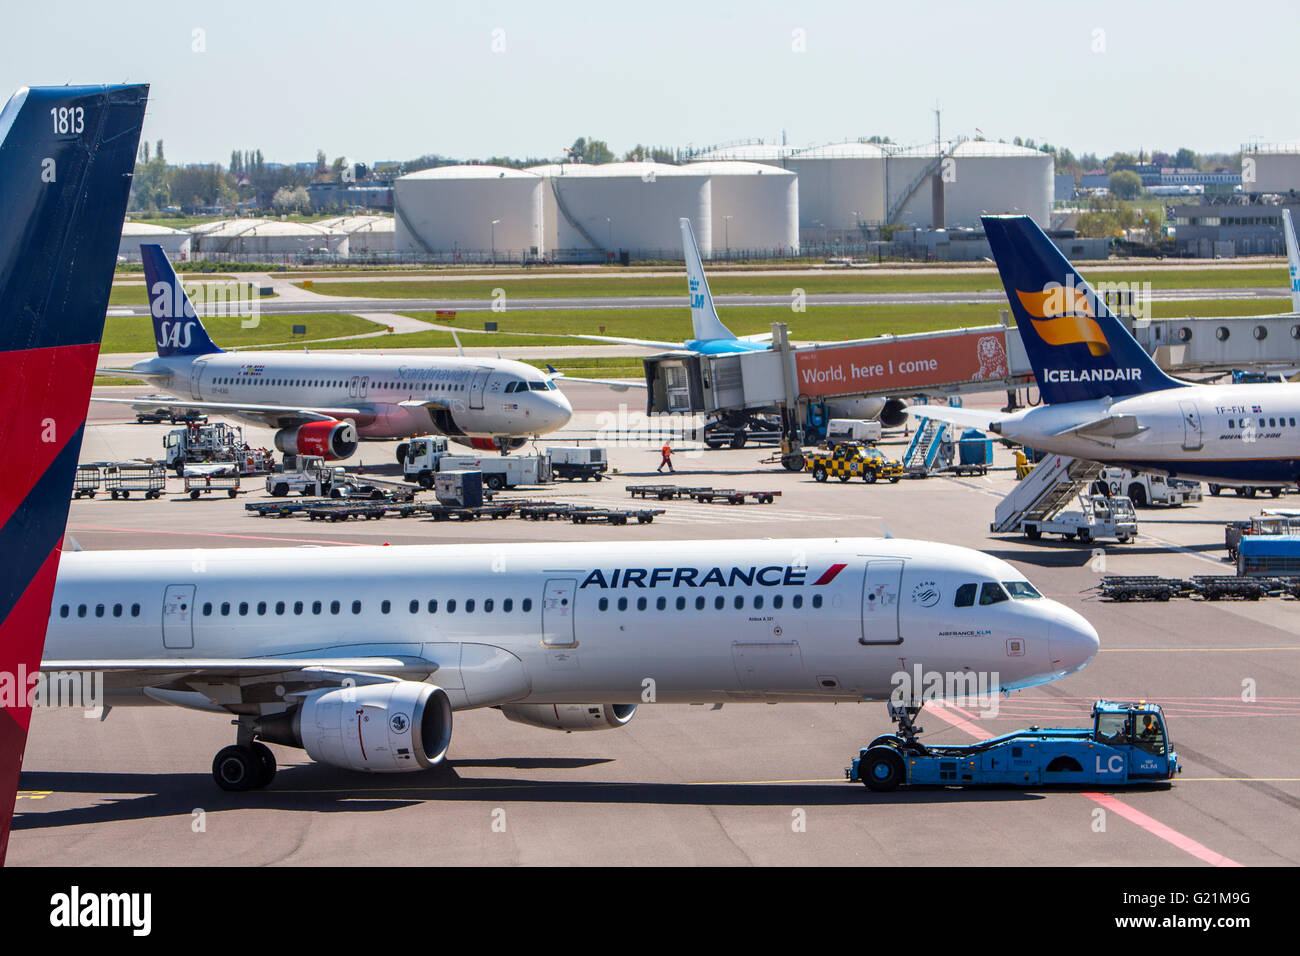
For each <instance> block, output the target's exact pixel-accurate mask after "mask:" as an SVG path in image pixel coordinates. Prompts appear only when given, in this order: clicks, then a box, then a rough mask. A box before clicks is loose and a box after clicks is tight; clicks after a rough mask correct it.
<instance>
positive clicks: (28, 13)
mask: <svg viewBox="0 0 1300 956" xmlns="http://www.w3.org/2000/svg"><path fill="white" fill-rule="evenodd" d="M3 22H4V28H3V30H2V31H0V91H3V92H0V97H5V96H8V95H9V93H10V92H12V91H13V90H14V89H17V88H18V87H20V86H25V85H31V86H34V85H42V84H62V83H68V82H73V83H89V82H96V83H98V82H115V81H123V80H130V81H148V82H150V83H152V84H153V89H152V94H151V98H150V107H149V115H148V119H147V121H146V125H145V137H146V138H147V139H149V140H157V139H159V138H161V139H163V140H164V141H165V142H166V147H167V158H168V159H169V160H170V161H172V162H177V161H181V162H200V161H218V162H222V163H226V162H228V160H229V156H230V151H231V150H232V149H235V148H240V149H251V148H261V149H262V150H263V153H264V155H265V157H266V158H267V159H268V160H275V161H281V162H291V161H296V160H307V159H312V158H314V156H315V154H316V150H317V149H318V148H319V149H323V150H324V151H325V152H326V153H327V154H328V156H329V157H330V158H331V159H333V157H335V156H338V155H346V156H348V157H349V158H350V159H354V160H360V161H363V162H373V161H375V160H382V159H398V160H401V159H410V158H413V157H415V156H418V155H421V154H423V153H440V154H443V155H448V156H453V157H458V158H474V157H478V158H482V157H485V156H489V155H512V156H520V157H523V156H558V155H559V154H560V153H561V151H562V149H563V147H564V146H566V145H568V144H569V143H571V142H572V141H573V140H574V139H575V138H577V137H578V136H588V137H595V138H597V139H604V140H606V141H607V142H608V143H609V144H610V147H611V148H612V149H613V150H614V151H615V152H616V153H620V154H621V153H622V152H623V151H625V150H627V149H629V148H631V147H632V146H634V145H635V144H636V143H638V142H641V143H645V144H647V145H665V146H685V145H692V144H693V145H696V146H700V145H709V144H715V143H721V142H727V141H732V140H737V139H748V138H754V137H762V138H764V139H765V140H767V141H768V142H773V141H779V140H780V137H781V134H782V131H785V133H786V135H787V137H788V140H789V142H790V143H792V144H794V145H798V146H804V145H811V144H817V143H825V142H836V141H841V140H845V139H856V138H858V137H859V136H869V135H872V134H880V135H885V136H890V137H892V138H893V139H894V140H895V141H896V142H901V143H918V142H923V141H927V140H931V139H933V137H934V113H933V110H934V107H935V104H936V102H937V103H938V104H939V106H940V107H941V108H942V112H943V131H944V134H945V136H949V135H953V134H965V135H968V136H973V135H974V134H975V131H976V129H979V130H982V131H983V134H984V135H985V136H986V137H988V138H989V139H998V138H1005V139H1007V140H1010V139H1012V138H1013V137H1015V136H1022V137H1028V138H1033V139H1035V140H1037V141H1038V142H1040V143H1041V142H1044V141H1046V142H1050V143H1053V144H1056V145H1061V146H1068V147H1069V148H1071V149H1072V150H1074V152H1075V153H1076V154H1077V153H1082V152H1087V151H1091V152H1096V153H1098V154H1099V155H1102V156H1104V155H1106V154H1108V153H1111V152H1113V151H1115V150H1121V149H1123V150H1129V151H1134V152H1135V151H1136V150H1137V149H1138V148H1147V149H1150V148H1152V147H1155V148H1160V149H1166V150H1170V151H1173V150H1174V149H1177V148H1178V147H1179V146H1190V147H1192V148H1193V149H1195V150H1197V151H1198V152H1205V151H1208V152H1231V151H1235V150H1236V149H1237V148H1239V147H1240V145H1241V144H1242V143H1243V142H1248V141H1252V140H1259V141H1261V142H1283V141H1293V140H1296V139H1300V73H1297V71H1296V69H1295V64H1296V51H1297V49H1298V47H1300V4H1297V3H1296V2H1295V0H1290V2H1287V0H1277V2H1274V0H1251V2H1250V3H1246V4H1236V5H1233V4H1225V3H1223V2H1222V0H1217V2H1214V3H1209V2H1182V3H1171V2H1153V0H1141V2H1132V0H1129V2H1089V3H1077V2H1066V0H1037V2H992V0H990V2H947V0H932V2H924V3H923V2H908V0H890V2H887V3H874V2H809V3H806V4H796V3H793V2H784V3H776V2H765V0H749V2H738V3H722V2H719V3H710V2H708V0H694V2H690V0H681V2H679V0H648V2H634V3H621V2H616V0H606V2H603V3H594V2H590V0H584V2H576V3H575V2H563V0H561V2H549V3H544V2H532V3H522V2H504V0H496V2H492V0H488V2H483V3H460V2H442V0H430V2H424V3H404V2H397V0H385V2H382V3H375V4H366V3H362V2H358V0H350V2H346V3H339V2H331V0H317V2H312V3H310V4H304V3H282V2H276V0H271V2H266V3H261V4H250V3H239V4H223V3H220V2H216V3H208V4H196V3H181V2H168V3H163V2H159V0H153V2H133V0H117V2H111V3H103V2H48V0H28V2H25V3H22V4H21V5H19V4H13V3H11V4H6V7H5V11H4V14H3Z"/></svg>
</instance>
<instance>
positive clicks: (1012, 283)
mask: <svg viewBox="0 0 1300 956" xmlns="http://www.w3.org/2000/svg"><path fill="white" fill-rule="evenodd" d="M982 221H983V223H984V234H985V235H986V236H987V237H988V240H989V247H990V248H991V249H992V250H993V258H994V259H995V260H996V261H997V264H998V272H999V273H1000V274H1001V276H1002V284H1003V285H1004V286H1005V287H1006V291H1007V301H1008V302H1009V303H1010V305H1011V314H1012V315H1013V316H1014V317H1015V320H1016V327H1017V328H1018V329H1019V330H1020V337H1021V339H1022V340H1023V341H1024V343H1025V351H1026V352H1027V353H1028V355H1029V362H1030V364H1031V365H1032V366H1033V369H1034V377H1035V378H1036V379H1037V380H1038V388H1039V391H1040V393H1041V394H1042V396H1043V401H1044V402H1046V403H1048V404H1049V405H1051V404H1058V403H1061V402H1081V401H1087V400H1090V399H1097V398H1105V397H1111V398H1122V397H1124V396H1128V395H1140V394H1142V393H1143V392H1155V391H1160V390H1161V389H1166V388H1177V387H1179V386H1181V385H1183V384H1185V383H1183V382H1179V381H1177V380H1176V379H1173V378H1170V377H1169V376H1168V375H1166V374H1165V373H1164V371H1162V370H1161V368H1160V367H1159V366H1158V365H1156V363H1155V362H1154V361H1152V359H1151V356H1149V355H1147V353H1146V352H1145V351H1143V349H1142V346H1140V345H1139V344H1138V343H1137V340H1136V339H1134V338H1133V336H1132V335H1130V334H1129V331H1128V329H1126V328H1125V327H1124V325H1123V323H1122V322H1120V321H1119V319H1117V318H1115V316H1114V315H1113V314H1112V313H1111V311H1110V309H1109V308H1107V306H1106V303H1105V302H1104V301H1103V300H1102V299H1101V298H1099V297H1098V296H1097V294H1096V293H1095V292H1094V291H1093V289H1092V286H1090V285H1088V283H1087V282H1085V281H1084V280H1083V277H1082V276H1081V275H1079V273H1078V272H1076V271H1075V269H1074V267H1073V266H1072V265H1070V263H1069V261H1068V260H1067V259H1066V258H1065V256H1063V255H1062V254H1061V251H1060V250H1059V249H1057V248H1056V246H1055V245H1054V244H1053V243H1052V240H1050V239H1048V238H1047V235H1046V234H1045V233H1044V232H1043V230H1042V229H1040V228H1038V224H1037V223H1036V222H1034V221H1033V220H1032V219H1030V218H1029V217H1028V216H983V217H982Z"/></svg>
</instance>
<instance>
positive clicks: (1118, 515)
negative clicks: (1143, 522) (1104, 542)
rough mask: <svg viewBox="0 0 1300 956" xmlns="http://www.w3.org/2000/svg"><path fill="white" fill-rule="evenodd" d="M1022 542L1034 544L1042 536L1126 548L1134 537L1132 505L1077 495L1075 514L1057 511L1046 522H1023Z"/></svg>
mask: <svg viewBox="0 0 1300 956" xmlns="http://www.w3.org/2000/svg"><path fill="white" fill-rule="evenodd" d="M1021 531H1023V532H1024V535H1025V537H1026V538H1028V539H1029V540H1031V541H1037V540H1038V539H1039V538H1041V537H1042V536H1043V535H1045V534H1059V535H1061V536H1062V537H1065V538H1067V539H1074V538H1077V539H1078V540H1079V541H1081V542H1083V543H1084V544H1087V543H1088V542H1089V541H1097V540H1099V539H1101V538H1114V539H1116V540H1117V541H1119V543H1120V544H1128V543H1129V542H1130V541H1132V540H1133V539H1134V538H1136V537H1137V512H1135V511H1134V510H1133V502H1131V501H1129V500H1128V499H1127V498H1125V497H1124V496H1123V495H1116V496H1114V497H1113V498H1107V497H1106V496H1105V495H1079V509H1078V510H1077V511H1075V510H1071V511H1060V512H1057V513H1056V514H1054V515H1052V516H1051V517H1050V518H1041V519H1030V520H1026V521H1025V522H1024V524H1023V525H1022V526H1021Z"/></svg>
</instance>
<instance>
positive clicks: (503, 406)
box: [96, 243, 573, 459]
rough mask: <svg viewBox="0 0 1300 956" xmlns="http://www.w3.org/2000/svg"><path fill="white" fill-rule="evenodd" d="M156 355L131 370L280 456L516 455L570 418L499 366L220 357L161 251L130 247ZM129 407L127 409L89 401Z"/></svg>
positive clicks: (526, 379)
mask: <svg viewBox="0 0 1300 956" xmlns="http://www.w3.org/2000/svg"><path fill="white" fill-rule="evenodd" d="M140 251H141V257H142V259H143V261H144V272H145V281H146V284H147V286H148V291H149V299H150V312H151V316H152V320H153V326H154V337H155V339H156V342H157V347H158V354H157V356H156V357H154V358H151V359H149V360H147V361H145V362H140V363H137V364H136V365H134V366H132V368H130V369H107V370H105V371H108V372H112V373H114V374H128V375H138V376H143V377H145V378H147V379H149V380H150V381H151V382H153V383H155V384H158V385H160V386H162V387H163V388H166V389H168V390H169V391H171V392H173V393H174V394H176V395H180V396H185V397H183V398H178V399H176V400H174V401H171V402H170V403H169V402H167V401H166V400H164V401H159V402H156V401H154V400H152V399H151V400H150V404H158V405H167V404H171V405H174V406H178V407H185V408H198V409H200V410H202V411H207V412H213V413H216V414H225V415H230V416H232V417H234V418H238V419H241V420H244V421H250V422H254V423H257V424H262V425H267V426H269V427H271V428H274V429H276V436H275V444H276V447H278V448H279V449H280V450H281V451H284V452H298V453H303V454H315V455H323V456H324V457H326V458H331V459H340V458H347V457H349V456H351V455H352V453H353V452H354V451H355V450H356V446H357V440H358V439H375V440H383V439H392V438H410V437H414V436H417V435H428V434H442V435H446V436H448V437H449V438H451V439H453V440H455V441H459V442H462V443H464V444H468V445H472V446H474V447H476V448H482V449H488V448H492V447H499V448H501V449H502V450H505V449H507V448H511V447H518V446H519V445H522V444H523V443H524V442H525V440H526V439H527V438H529V437H536V436H539V435H544V434H546V433H548V432H552V431H555V430H557V429H559V428H563V427H564V426H565V425H566V424H567V423H568V421H569V419H570V418H571V417H572V415H573V409H572V407H571V406H570V405H569V401H568V399H567V398H565V396H564V394H563V393H562V392H561V391H560V390H559V389H558V388H557V387H556V385H555V383H554V381H552V380H551V378H550V377H549V376H546V375H543V374H542V373H541V372H539V371H538V370H537V369H535V368H533V367H532V366H531V365H526V364H525V363H523V362H514V361H509V360H506V359H474V358H464V357H442V356H403V357H393V356H388V355H382V354H371V355H356V354H352V355H349V354H343V353H337V352H329V351H326V352H316V353H309V352H303V353H295V352H279V351H252V350H250V351H241V352H225V351H222V350H221V349H220V348H218V347H217V346H216V344H215V343H214V342H213V341H212V339H211V338H210V337H209V336H208V333H207V331H206V330H205V329H204V328H203V323H202V322H201V321H200V319H199V317H198V315H197V313H196V312H195V310H194V306H193V304H192V303H191V302H190V299H189V296H188V295H187V294H186V292H185V290H184V288H183V287H182V285H181V282H180V280H179V279H178V278H177V276H176V272H175V270H173V269H172V267H171V263H170V262H168V261H167V257H166V256H165V255H164V254H163V251H162V249H161V247H159V246H157V245H155V244H149V243H145V244H142V245H141V247H140ZM96 401H102V402H115V403H119V404H133V403H134V402H135V401H137V400H133V399H114V398H97V399H96Z"/></svg>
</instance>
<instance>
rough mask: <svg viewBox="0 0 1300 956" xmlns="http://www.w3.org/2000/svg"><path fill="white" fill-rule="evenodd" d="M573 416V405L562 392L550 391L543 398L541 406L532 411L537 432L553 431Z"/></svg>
mask: <svg viewBox="0 0 1300 956" xmlns="http://www.w3.org/2000/svg"><path fill="white" fill-rule="evenodd" d="M572 417H573V406H572V405H570V404H569V400H568V399H567V398H565V396H564V393H563V392H559V391H556V392H551V393H549V394H548V395H546V396H545V398H544V399H543V402H542V405H541V407H540V408H539V409H538V410H537V411H536V412H535V413H534V421H535V423H536V426H537V429H538V431H539V432H553V431H557V430H559V429H561V428H563V427H564V426H565V425H567V424H569V419H571V418H572Z"/></svg>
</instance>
